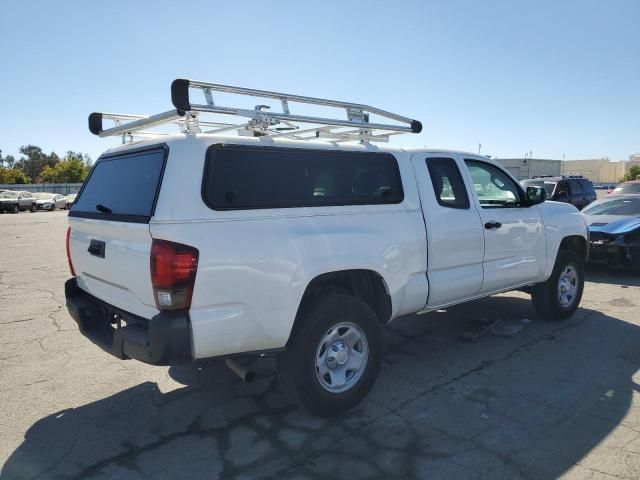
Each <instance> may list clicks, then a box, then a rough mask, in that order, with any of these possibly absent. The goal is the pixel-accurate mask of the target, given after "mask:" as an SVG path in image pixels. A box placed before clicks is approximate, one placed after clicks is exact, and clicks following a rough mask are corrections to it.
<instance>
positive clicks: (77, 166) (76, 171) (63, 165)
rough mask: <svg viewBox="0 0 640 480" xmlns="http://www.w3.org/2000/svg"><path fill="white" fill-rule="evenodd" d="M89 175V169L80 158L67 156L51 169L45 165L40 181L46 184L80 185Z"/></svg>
mask: <svg viewBox="0 0 640 480" xmlns="http://www.w3.org/2000/svg"><path fill="white" fill-rule="evenodd" d="M88 174H89V167H88V166H87V165H86V164H85V163H84V161H83V159H82V156H80V157H77V156H73V155H72V156H67V157H65V159H64V160H62V161H61V162H58V163H56V164H55V165H54V166H53V167H51V166H49V165H46V166H45V167H44V168H43V170H42V173H41V174H40V179H41V181H43V182H47V183H80V182H83V181H84V179H85V178H86V177H87V175H88Z"/></svg>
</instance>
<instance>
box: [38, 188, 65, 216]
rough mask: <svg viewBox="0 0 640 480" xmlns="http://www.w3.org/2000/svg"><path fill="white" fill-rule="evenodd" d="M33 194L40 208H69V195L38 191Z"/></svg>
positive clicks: (52, 209) (51, 209)
mask: <svg viewBox="0 0 640 480" xmlns="http://www.w3.org/2000/svg"><path fill="white" fill-rule="evenodd" d="M33 196H34V197H36V205H37V208H38V210H50V211H54V210H55V209H56V208H59V209H61V210H63V209H65V208H67V197H65V196H64V195H60V194H59V193H47V192H36V193H34V194H33Z"/></svg>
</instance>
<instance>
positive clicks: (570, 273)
mask: <svg viewBox="0 0 640 480" xmlns="http://www.w3.org/2000/svg"><path fill="white" fill-rule="evenodd" d="M577 293H578V271H577V270H576V267H575V266H573V265H571V264H569V265H567V266H566V267H564V269H563V270H562V273H561V274H560V278H559V279H558V300H559V301H560V305H562V306H563V307H565V308H566V307H570V306H571V305H573V303H574V302H575V301H576V295H577Z"/></svg>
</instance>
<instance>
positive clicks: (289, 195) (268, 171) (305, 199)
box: [202, 145, 404, 210]
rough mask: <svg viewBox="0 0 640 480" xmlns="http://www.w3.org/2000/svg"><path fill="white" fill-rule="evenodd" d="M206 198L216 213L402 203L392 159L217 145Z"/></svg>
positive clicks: (209, 154)
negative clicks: (220, 211) (259, 209)
mask: <svg viewBox="0 0 640 480" xmlns="http://www.w3.org/2000/svg"><path fill="white" fill-rule="evenodd" d="M202 194H203V198H204V200H205V202H206V204H207V205H208V206H209V207H211V208H213V209H215V210H238V209H258V208H292V207H321V206H337V205H376V204H386V203H400V202H402V200H403V198H404V193H403V190H402V183H401V181H400V172H399V170H398V165H397V162H396V159H395V158H394V157H393V156H392V155H391V154H388V153H377V152H375V153H374V152H347V151H333V150H310V149H309V150H308V149H300V148H265V147H259V148H256V147H251V146H234V145H224V146H223V145H215V146H212V147H210V148H209V150H208V152H207V158H206V167H205V173H204V179H203V186H202Z"/></svg>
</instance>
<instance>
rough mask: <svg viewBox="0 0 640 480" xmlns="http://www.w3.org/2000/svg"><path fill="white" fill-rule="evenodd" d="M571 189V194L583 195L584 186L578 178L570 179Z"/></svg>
mask: <svg viewBox="0 0 640 480" xmlns="http://www.w3.org/2000/svg"><path fill="white" fill-rule="evenodd" d="M569 190H570V193H571V195H582V187H581V186H580V182H579V181H578V180H569Z"/></svg>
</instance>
